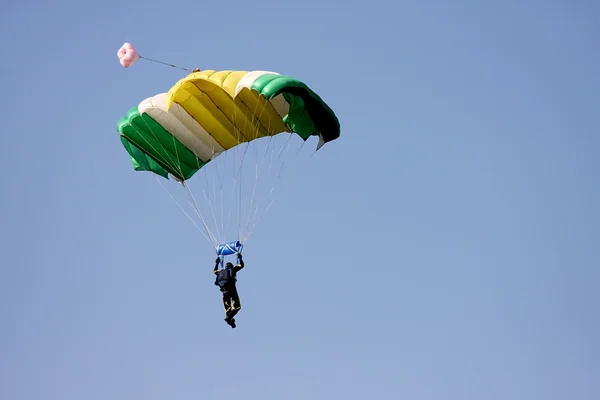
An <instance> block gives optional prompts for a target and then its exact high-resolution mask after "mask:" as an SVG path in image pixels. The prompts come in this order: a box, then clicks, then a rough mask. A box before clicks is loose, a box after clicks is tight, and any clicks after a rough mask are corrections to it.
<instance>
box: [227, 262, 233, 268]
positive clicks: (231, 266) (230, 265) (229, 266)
mask: <svg viewBox="0 0 600 400" xmlns="http://www.w3.org/2000/svg"><path fill="white" fill-rule="evenodd" d="M225 268H233V264H232V263H230V262H228V263H227V264H225Z"/></svg>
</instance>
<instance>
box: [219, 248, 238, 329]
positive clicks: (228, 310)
mask: <svg viewBox="0 0 600 400" xmlns="http://www.w3.org/2000/svg"><path fill="white" fill-rule="evenodd" d="M237 258H238V264H237V265H235V266H234V265H233V264H232V263H230V262H228V263H227V264H225V268H223V269H221V270H219V264H220V263H221V258H220V257H217V260H216V261H215V262H216V264H215V268H214V269H213V273H214V274H215V275H216V276H215V285H216V286H219V288H220V290H221V292H222V293H223V307H224V308H225V322H227V325H229V326H231V327H232V328H235V319H234V318H233V317H234V316H235V315H236V314H237V313H238V312H239V311H240V309H241V308H242V304H241V303H240V296H239V295H238V292H237V288H236V282H237V273H238V272H239V271H240V270H241V269H242V268H244V260H243V259H242V255H241V254H240V253H238V255H237Z"/></svg>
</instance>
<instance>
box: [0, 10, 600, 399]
mask: <svg viewBox="0 0 600 400" xmlns="http://www.w3.org/2000/svg"><path fill="white" fill-rule="evenodd" d="M340 4H341V3H340ZM0 10H1V12H0V32H1V34H2V39H1V40H0V50H1V51H2V55H3V58H2V59H3V62H2V67H1V68H2V74H0V84H1V87H2V91H3V96H2V99H1V100H0V102H1V103H0V110H1V111H0V112H1V114H2V120H3V124H2V127H3V129H2V131H3V145H2V146H0V160H1V161H2V164H3V185H2V186H3V189H2V196H1V197H0V210H1V211H0V212H1V216H2V219H1V221H2V224H1V238H2V252H1V254H2V262H1V269H0V273H1V275H0V318H1V321H2V325H1V326H2V329H0V398H3V399H7V400H8V399H10V400H39V399H42V398H43V399H44V400H54V399H57V400H59V399H60V400H80V399H82V398H85V399H86V400H94V399H107V398H110V399H134V398H139V399H142V398H143V399H145V400H153V399H166V398H171V399H173V398H177V399H213V398H219V399H265V398H277V399H308V398H310V399H331V398H344V399H366V398H377V397H382V396H389V397H391V398H398V399H400V398H406V399H412V400H417V399H424V400H425V399H436V400H437V399H460V400H463V399H465V398H473V399H476V398H478V399H486V400H493V399H502V400H505V399H511V400H517V399H534V398H539V399H545V400H553V399H565V398H572V399H578V400H585V399H597V398H598V396H600V383H599V382H600V379H599V377H600V363H599V361H598V360H600V345H599V342H598V338H599V337H600V314H599V313H598V304H599V303H600V294H599V292H598V290H597V287H598V282H599V280H600V272H599V271H598V266H600V246H599V245H598V239H599V238H600V228H599V224H600V212H599V211H598V210H599V209H598V204H600V191H599V189H598V173H599V171H600V162H599V161H598V159H599V158H598V148H600V147H599V145H600V138H599V135H598V132H599V131H600V130H599V124H598V118H597V112H598V104H599V103H600V95H599V93H600V78H599V75H598V71H599V70H600V51H599V45H598V38H599V37H600V31H599V28H598V25H597V21H598V15H599V13H600V6H599V5H598V4H597V3H594V2H591V1H578V2H566V1H564V2H560V1H541V0H540V1H528V2H522V1H514V0H509V1H505V2H494V3H492V2H481V1H479V2H478V1H465V0H460V1H456V2H451V3H450V2H441V1H439V2H436V1H426V0H421V1H404V2H392V1H389V2H385V1H372V2H369V3H365V2H360V3H359V2H346V3H344V6H343V7H342V6H341V5H335V2H323V1H311V0H308V1H304V2H302V3H298V2H289V3H284V2H275V1H264V0H259V1H254V2H242V1H230V2H227V3H224V4H222V5H216V3H203V2H197V1H195V2H187V1H179V2H177V3H176V4H173V5H170V4H168V3H165V2H154V1H152V0H149V1H146V2H138V3H136V2H126V3H117V2H116V1H111V0H109V1H105V2H99V3H96V4H91V5H89V6H86V5H83V3H81V2H75V1H72V2H71V1H56V2H53V3H47V4H46V3H42V2H33V1H27V0H24V1H22V2H12V3H8V2H7V3H3V4H2V6H0ZM124 41H130V42H132V43H133V44H134V45H135V46H136V47H137V48H138V50H139V51H140V52H141V53H142V54H144V55H147V56H148V57H152V58H157V59H161V60H165V61H168V62H172V63H175V64H180V65H182V66H188V67H192V68H195V67H198V68H202V69H217V70H218V69H244V70H252V69H261V70H262V69H266V70H272V71H277V72H280V73H284V74H289V75H292V76H295V77H297V78H299V79H301V80H304V81H306V82H308V84H309V85H310V86H311V87H312V88H313V89H314V90H316V91H317V92H318V93H319V94H320V95H321V96H322V97H323V98H324V99H325V100H326V101H327V102H328V103H329V104H330V106H331V107H332V108H333V109H334V110H335V111H336V113H337V115H338V117H339V119H340V121H341V124H342V136H341V138H340V139H339V140H337V141H336V142H333V143H330V144H328V145H327V146H325V148H323V149H322V150H319V152H317V153H316V154H314V155H312V156H311V157H309V158H308V160H307V162H305V163H304V164H303V165H302V168H299V169H294V170H293V171H291V172H290V173H289V182H288V184H287V185H286V186H285V187H284V189H283V190H282V191H280V192H278V194H277V202H276V203H275V205H274V206H273V208H272V209H271V210H270V211H269V213H268V214H266V215H265V216H264V217H263V219H262V221H261V224H260V226H259V227H258V229H257V230H256V231H255V233H254V234H253V236H252V239H251V242H249V244H248V246H246V248H245V249H244V254H245V256H246V257H245V259H246V263H247V267H246V269H245V270H244V271H242V272H241V273H240V281H239V290H240V294H241V296H242V302H243V306H244V308H243V310H242V311H241V313H240V314H239V316H238V318H237V321H238V327H237V329H235V330H232V329H230V328H229V327H228V326H227V325H226V324H225V323H224V322H223V315H222V314H223V310H222V308H221V305H220V297H219V292H218V290H217V289H216V287H215V286H214V285H213V276H212V273H211V270H212V266H213V265H212V264H213V260H214V253H213V250H212V248H211V247H210V245H208V243H207V242H206V241H205V240H204V239H203V238H202V237H201V236H200V235H199V234H198V231H197V230H196V229H195V228H194V226H193V225H192V224H190V222H189V221H188V220H187V219H186V218H185V216H183V214H182V213H181V212H180V211H179V209H177V207H176V206H175V205H174V204H173V202H172V201H171V200H170V199H169V198H168V197H167V196H165V194H164V192H163V191H162V190H161V189H160V186H158V185H157V184H156V182H155V180H154V178H152V177H151V176H149V175H148V174H144V173H140V172H135V171H133V170H132V169H131V165H130V163H129V160H128V157H127V154H126V153H125V151H124V149H123V148H122V146H121V144H120V142H119V139H118V135H117V133H116V131H115V125H116V121H117V120H118V119H119V118H121V117H122V116H123V115H124V114H125V113H126V112H127V110H128V109H129V108H130V107H132V106H134V105H136V104H137V103H138V102H139V101H141V100H142V99H144V98H146V97H148V96H151V95H154V94H156V93H158V92H160V91H163V90H164V88H168V87H170V85H172V84H174V83H175V82H176V81H177V80H179V79H180V78H181V77H182V76H183V74H182V73H181V72H182V71H177V70H175V69H171V68H168V67H164V66H160V65H157V64H152V63H148V62H143V61H142V62H138V63H136V64H135V65H134V67H132V68H131V69H128V70H126V69H123V68H121V66H120V65H119V63H118V60H117V57H116V51H117V49H118V48H119V47H120V46H121V44H122V43H123V42H124ZM313 144H314V143H310V147H311V148H312V146H313Z"/></svg>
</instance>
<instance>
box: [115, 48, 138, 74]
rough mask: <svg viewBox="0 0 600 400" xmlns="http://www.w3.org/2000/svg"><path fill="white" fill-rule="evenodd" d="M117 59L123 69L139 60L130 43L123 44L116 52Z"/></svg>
mask: <svg viewBox="0 0 600 400" xmlns="http://www.w3.org/2000/svg"><path fill="white" fill-rule="evenodd" d="M117 57H119V61H120V62H121V65H122V66H123V67H125V68H129V66H130V65H131V64H133V63H134V62H136V61H137V60H138V59H139V58H140V55H139V54H138V52H137V51H136V50H135V48H134V47H133V46H132V45H131V43H127V42H125V43H124V44H123V46H121V48H120V49H119V51H118V52H117Z"/></svg>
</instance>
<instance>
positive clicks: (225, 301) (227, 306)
mask: <svg viewBox="0 0 600 400" xmlns="http://www.w3.org/2000/svg"><path fill="white" fill-rule="evenodd" d="M223 308H224V309H225V316H226V317H227V318H226V320H227V319H229V312H230V311H231V296H230V295H229V293H228V292H223Z"/></svg>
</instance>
